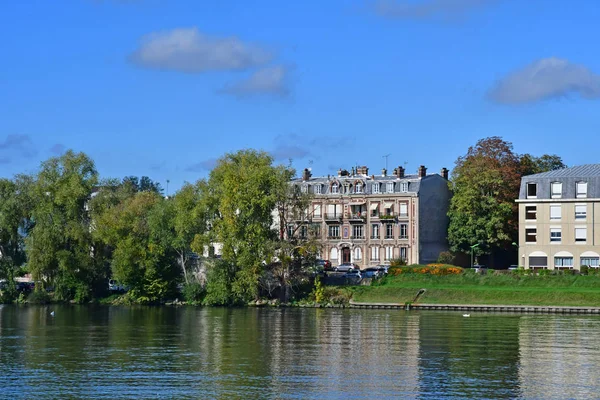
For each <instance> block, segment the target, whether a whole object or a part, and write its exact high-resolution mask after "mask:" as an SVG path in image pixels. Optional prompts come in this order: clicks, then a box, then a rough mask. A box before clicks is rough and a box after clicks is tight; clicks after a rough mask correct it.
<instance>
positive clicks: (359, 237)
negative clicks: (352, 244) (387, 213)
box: [350, 235, 365, 240]
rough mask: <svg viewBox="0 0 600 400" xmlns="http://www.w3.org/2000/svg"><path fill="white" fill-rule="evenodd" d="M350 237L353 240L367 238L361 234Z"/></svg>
mask: <svg viewBox="0 0 600 400" xmlns="http://www.w3.org/2000/svg"><path fill="white" fill-rule="evenodd" d="M350 239H352V240H365V236H364V235H361V236H351V237H350Z"/></svg>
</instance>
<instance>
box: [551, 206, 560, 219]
mask: <svg viewBox="0 0 600 400" xmlns="http://www.w3.org/2000/svg"><path fill="white" fill-rule="evenodd" d="M560 216H561V212H560V205H557V206H550V219H560Z"/></svg>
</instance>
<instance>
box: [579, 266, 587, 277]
mask: <svg viewBox="0 0 600 400" xmlns="http://www.w3.org/2000/svg"><path fill="white" fill-rule="evenodd" d="M589 270H590V267H588V266H587V265H582V266H581V267H580V269H579V273H580V274H581V275H587V274H588V272H589Z"/></svg>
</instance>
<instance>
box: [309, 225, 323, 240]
mask: <svg viewBox="0 0 600 400" xmlns="http://www.w3.org/2000/svg"><path fill="white" fill-rule="evenodd" d="M311 233H312V234H313V235H314V236H315V237H316V238H320V237H321V225H319V224H312V226H311Z"/></svg>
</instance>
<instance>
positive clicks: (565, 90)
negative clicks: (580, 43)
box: [488, 57, 600, 104]
mask: <svg viewBox="0 0 600 400" xmlns="http://www.w3.org/2000/svg"><path fill="white" fill-rule="evenodd" d="M570 94H578V95H580V96H581V97H583V98H586V99H594V98H599V97H600V75H598V74H595V73H593V72H592V71H590V70H589V69H588V68H586V67H584V66H583V65H577V64H572V63H570V62H569V61H567V60H564V59H560V58H554V57H551V58H543V59H541V60H537V61H535V62H533V63H531V64H529V65H527V66H526V67H524V68H522V69H520V70H517V71H515V72H512V73H511V74H509V75H508V76H506V77H505V78H503V79H501V80H500V81H499V82H498V83H497V84H496V86H495V87H494V88H492V89H491V90H490V92H489V93H488V95H489V97H490V99H492V100H493V101H495V102H498V103H503V104H521V103H532V102H535V101H539V100H545V99H551V98H557V97H564V96H567V95H570Z"/></svg>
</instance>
